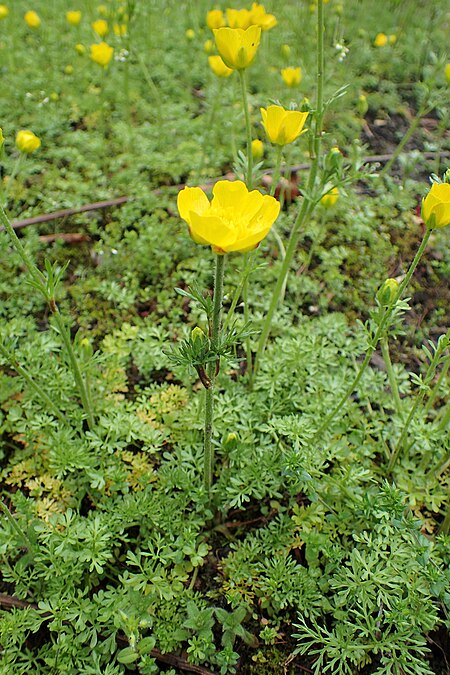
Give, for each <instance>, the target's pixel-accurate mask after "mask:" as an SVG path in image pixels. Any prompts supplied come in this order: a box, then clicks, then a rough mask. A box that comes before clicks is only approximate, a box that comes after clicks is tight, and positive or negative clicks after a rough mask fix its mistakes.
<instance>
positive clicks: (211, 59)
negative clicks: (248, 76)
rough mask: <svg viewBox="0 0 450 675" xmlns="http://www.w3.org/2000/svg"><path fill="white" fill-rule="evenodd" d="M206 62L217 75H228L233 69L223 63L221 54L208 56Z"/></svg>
mask: <svg viewBox="0 0 450 675" xmlns="http://www.w3.org/2000/svg"><path fill="white" fill-rule="evenodd" d="M208 63H209V67H210V68H211V70H212V71H213V73H214V75H217V77H230V75H232V74H233V69H232V68H228V66H226V65H225V64H224V62H223V59H222V57H221V56H208Z"/></svg>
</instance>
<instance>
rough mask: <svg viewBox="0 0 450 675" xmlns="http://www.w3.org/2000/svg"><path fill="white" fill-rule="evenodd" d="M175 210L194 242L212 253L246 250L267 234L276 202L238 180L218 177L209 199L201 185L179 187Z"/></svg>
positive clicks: (278, 206) (278, 210)
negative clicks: (249, 189)
mask: <svg viewBox="0 0 450 675" xmlns="http://www.w3.org/2000/svg"><path fill="white" fill-rule="evenodd" d="M178 211H179V213H180V216H181V218H182V219H183V220H185V221H186V222H187V224H188V225H189V233H190V235H191V237H192V239H193V240H194V241H195V242H196V243H197V244H206V245H209V246H211V247H212V250H213V251H214V252H215V253H231V252H232V251H236V252H239V253H246V252H247V251H251V250H252V249H254V248H256V247H257V246H258V244H259V243H260V242H261V241H262V240H263V239H264V237H265V236H266V235H267V234H268V232H269V230H270V228H271V227H272V225H273V223H274V222H275V220H276V219H277V217H278V214H279V212H280V204H279V202H278V201H277V200H276V199H274V198H273V197H269V195H262V194H261V193H260V192H258V190H252V192H249V191H248V190H247V187H246V185H245V183H243V182H242V181H240V180H237V181H234V182H231V181H227V180H220V181H218V182H217V183H216V184H215V185H214V188H213V199H212V201H211V202H210V201H209V199H208V197H207V196H206V195H205V193H204V192H203V190H202V189H201V188H198V187H194V188H189V187H187V188H184V190H181V192H179V194H178Z"/></svg>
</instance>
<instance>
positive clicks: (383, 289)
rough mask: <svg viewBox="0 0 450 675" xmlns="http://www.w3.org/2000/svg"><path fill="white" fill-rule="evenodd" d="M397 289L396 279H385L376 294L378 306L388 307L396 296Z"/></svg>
mask: <svg viewBox="0 0 450 675" xmlns="http://www.w3.org/2000/svg"><path fill="white" fill-rule="evenodd" d="M398 288H399V283H398V281H396V279H386V281H384V282H383V283H382V285H381V286H380V288H379V290H378V292H377V294H376V299H377V301H378V302H379V304H380V305H381V306H382V307H390V306H391V305H392V303H393V302H394V299H395V296H396V295H397V291H398Z"/></svg>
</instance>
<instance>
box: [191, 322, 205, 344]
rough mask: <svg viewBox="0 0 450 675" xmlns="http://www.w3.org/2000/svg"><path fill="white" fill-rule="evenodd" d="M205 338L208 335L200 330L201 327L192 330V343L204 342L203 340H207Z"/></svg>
mask: <svg viewBox="0 0 450 675" xmlns="http://www.w3.org/2000/svg"><path fill="white" fill-rule="evenodd" d="M205 337H206V335H205V333H204V332H203V330H202V329H201V328H200V326H195V328H193V329H192V330H191V338H192V342H197V341H198V340H200V341H201V342H203V340H204V339H205Z"/></svg>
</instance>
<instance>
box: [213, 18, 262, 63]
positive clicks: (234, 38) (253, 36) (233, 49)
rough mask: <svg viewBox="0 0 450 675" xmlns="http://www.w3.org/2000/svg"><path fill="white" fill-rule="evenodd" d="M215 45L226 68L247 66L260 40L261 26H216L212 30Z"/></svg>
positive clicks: (254, 54)
mask: <svg viewBox="0 0 450 675" xmlns="http://www.w3.org/2000/svg"><path fill="white" fill-rule="evenodd" d="M214 36H215V39H216V47H217V49H218V50H219V54H220V56H221V57H222V58H223V60H224V62H225V64H226V65H227V66H228V68H233V70H243V69H244V68H248V66H249V65H250V64H251V63H252V61H253V59H254V58H255V56H256V50H257V49H258V46H259V42H260V40H261V28H259V26H250V28H247V30H242V28H218V29H217V30H215V31H214Z"/></svg>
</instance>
